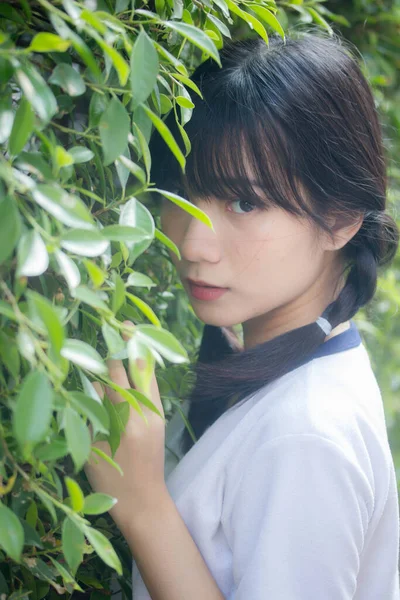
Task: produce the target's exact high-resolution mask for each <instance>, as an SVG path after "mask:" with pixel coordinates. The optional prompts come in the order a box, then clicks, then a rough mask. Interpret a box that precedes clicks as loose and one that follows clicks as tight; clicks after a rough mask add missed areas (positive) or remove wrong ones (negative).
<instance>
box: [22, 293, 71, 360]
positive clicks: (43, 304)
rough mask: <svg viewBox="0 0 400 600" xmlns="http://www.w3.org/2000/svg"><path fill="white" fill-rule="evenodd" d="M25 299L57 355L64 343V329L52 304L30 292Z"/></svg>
mask: <svg viewBox="0 0 400 600" xmlns="http://www.w3.org/2000/svg"><path fill="white" fill-rule="evenodd" d="M27 297H28V301H29V302H31V303H32V304H33V305H34V307H35V310H36V311H37V312H38V314H39V316H40V318H41V319H42V321H43V323H44V325H45V327H46V329H47V333H48V336H49V338H50V342H51V345H52V347H53V349H54V351H55V352H56V353H57V354H59V352H60V350H61V348H62V345H63V343H64V328H63V326H62V325H61V322H60V319H59V318H58V314H57V312H56V311H55V309H54V307H53V305H52V303H51V302H50V301H49V300H47V298H44V296H41V295H40V294H38V293H37V292H33V291H31V290H29V291H28V292H27Z"/></svg>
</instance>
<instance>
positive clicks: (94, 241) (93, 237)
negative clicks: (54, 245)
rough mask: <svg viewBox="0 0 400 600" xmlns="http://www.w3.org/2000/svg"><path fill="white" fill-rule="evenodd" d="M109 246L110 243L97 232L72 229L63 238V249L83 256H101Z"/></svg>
mask: <svg viewBox="0 0 400 600" xmlns="http://www.w3.org/2000/svg"><path fill="white" fill-rule="evenodd" d="M109 244H110V242H109V241H108V240H106V239H105V238H104V237H103V236H102V235H101V233H100V232H99V231H96V230H92V231H89V230H85V229H72V230H70V231H68V232H67V233H65V234H64V235H63V236H62V238H61V246H62V247H63V248H65V249H66V250H69V252H72V253H73V254H79V255H81V256H89V257H93V256H100V254H103V252H105V251H106V250H107V248H108V246H109Z"/></svg>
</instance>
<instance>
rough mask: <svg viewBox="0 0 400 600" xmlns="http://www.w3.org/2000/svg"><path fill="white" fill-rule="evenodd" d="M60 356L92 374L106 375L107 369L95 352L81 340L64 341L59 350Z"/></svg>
mask: <svg viewBox="0 0 400 600" xmlns="http://www.w3.org/2000/svg"><path fill="white" fill-rule="evenodd" d="M61 355H62V356H64V358H66V359H67V360H70V361H71V362H73V363H74V364H76V365H78V366H79V367H82V368H83V369H87V370H88V371H91V372H92V373H97V374H102V373H107V367H106V366H105V364H104V362H103V359H102V358H101V356H100V354H99V353H98V352H97V350H95V349H94V348H92V347H91V346H89V344H87V343H86V342H83V341H81V340H74V339H67V340H65V343H64V346H63V347H62V349H61Z"/></svg>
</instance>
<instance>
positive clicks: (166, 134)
mask: <svg viewBox="0 0 400 600" xmlns="http://www.w3.org/2000/svg"><path fill="white" fill-rule="evenodd" d="M140 106H141V107H142V108H143V110H144V111H145V113H146V114H147V116H148V117H149V118H150V119H151V121H152V122H153V124H154V126H155V128H156V129H157V131H158V133H159V134H160V135H161V137H162V138H163V140H164V141H165V143H166V144H167V146H168V147H169V149H170V150H171V152H172V153H173V155H174V156H175V158H176V160H177V161H178V163H179V164H180V166H181V168H182V171H183V172H185V165H186V159H185V157H184V155H183V154H182V151H181V149H180V148H179V146H178V144H177V142H176V140H175V138H174V136H173V135H172V133H171V131H170V130H169V129H168V127H167V126H166V124H165V123H164V121H163V120H162V119H160V117H159V116H157V115H156V114H155V113H154V112H153V111H152V110H151V109H150V108H149V107H148V106H146V104H140ZM152 191H153V188H152Z"/></svg>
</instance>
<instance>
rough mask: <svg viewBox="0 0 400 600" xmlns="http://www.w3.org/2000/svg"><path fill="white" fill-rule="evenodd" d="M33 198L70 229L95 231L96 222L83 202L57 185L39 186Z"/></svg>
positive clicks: (33, 191) (43, 184)
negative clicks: (77, 228)
mask: <svg viewBox="0 0 400 600" xmlns="http://www.w3.org/2000/svg"><path fill="white" fill-rule="evenodd" d="M31 194H32V198H33V199H34V200H35V202H37V204H39V206H41V207H42V208H44V209H45V210H47V212H49V213H50V214H51V215H53V217H55V218H56V219H58V220H59V221H61V223H63V224H64V225H67V226H68V227H79V228H81V229H93V228H94V226H95V225H94V221H93V218H92V215H91V214H90V212H89V211H88V209H87V207H86V205H85V204H84V202H82V200H81V199H80V198H79V197H78V196H75V195H74V194H68V193H67V192H66V191H65V190H64V189H63V188H61V187H59V186H58V185H56V184H50V183H42V184H38V185H37V186H36V187H35V188H34V189H33V190H32V192H31Z"/></svg>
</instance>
